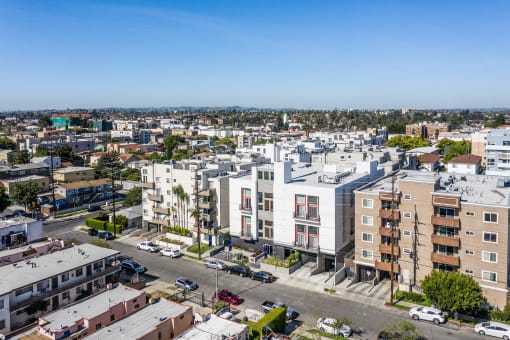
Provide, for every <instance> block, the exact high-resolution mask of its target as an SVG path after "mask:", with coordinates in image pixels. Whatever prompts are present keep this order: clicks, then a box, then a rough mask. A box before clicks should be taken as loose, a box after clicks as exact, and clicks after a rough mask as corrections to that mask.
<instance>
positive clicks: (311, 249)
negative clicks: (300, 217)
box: [294, 242, 319, 253]
mask: <svg viewBox="0 0 510 340" xmlns="http://www.w3.org/2000/svg"><path fill="white" fill-rule="evenodd" d="M294 248H296V249H302V250H306V252H308V253H318V252H319V248H318V247H310V245H309V244H308V243H305V244H303V243H297V242H294Z"/></svg>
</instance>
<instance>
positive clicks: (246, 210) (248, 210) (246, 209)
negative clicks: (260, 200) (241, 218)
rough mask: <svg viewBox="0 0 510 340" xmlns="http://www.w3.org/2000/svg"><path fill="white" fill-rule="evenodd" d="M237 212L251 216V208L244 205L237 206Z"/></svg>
mask: <svg viewBox="0 0 510 340" xmlns="http://www.w3.org/2000/svg"><path fill="white" fill-rule="evenodd" d="M239 210H240V211H241V212H242V213H245V214H250V215H251V211H252V210H251V206H246V205H244V204H239Z"/></svg>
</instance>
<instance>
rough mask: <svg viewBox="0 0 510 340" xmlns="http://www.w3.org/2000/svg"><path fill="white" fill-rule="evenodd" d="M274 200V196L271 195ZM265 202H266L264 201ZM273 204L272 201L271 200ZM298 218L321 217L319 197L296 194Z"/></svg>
mask: <svg viewBox="0 0 510 340" xmlns="http://www.w3.org/2000/svg"><path fill="white" fill-rule="evenodd" d="M271 200H272V197H271ZM264 204H265V202H264ZM271 204H272V202H271ZM295 216H296V218H306V219H312V220H314V219H319V197H318V196H306V195H296V197H295Z"/></svg>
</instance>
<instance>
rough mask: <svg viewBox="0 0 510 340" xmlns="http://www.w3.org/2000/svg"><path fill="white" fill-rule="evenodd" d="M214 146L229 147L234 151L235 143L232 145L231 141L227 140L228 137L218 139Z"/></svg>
mask: <svg viewBox="0 0 510 340" xmlns="http://www.w3.org/2000/svg"><path fill="white" fill-rule="evenodd" d="M215 144H216V145H222V144H224V145H228V146H230V147H231V148H232V149H235V148H236V147H237V145H236V143H234V142H233V141H232V139H230V138H228V137H223V138H219V139H218V140H217V141H216V143H215Z"/></svg>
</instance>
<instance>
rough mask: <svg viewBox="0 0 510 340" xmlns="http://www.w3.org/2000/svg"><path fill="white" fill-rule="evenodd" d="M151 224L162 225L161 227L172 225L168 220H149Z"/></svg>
mask: <svg viewBox="0 0 510 340" xmlns="http://www.w3.org/2000/svg"><path fill="white" fill-rule="evenodd" d="M149 223H153V224H160V225H164V226H165V225H170V221H169V220H166V219H159V218H153V219H150V220H149Z"/></svg>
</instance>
